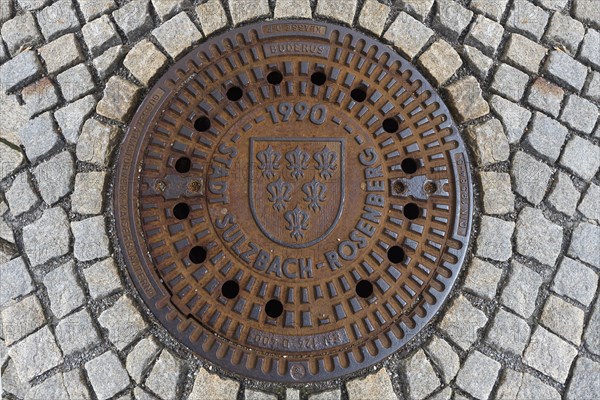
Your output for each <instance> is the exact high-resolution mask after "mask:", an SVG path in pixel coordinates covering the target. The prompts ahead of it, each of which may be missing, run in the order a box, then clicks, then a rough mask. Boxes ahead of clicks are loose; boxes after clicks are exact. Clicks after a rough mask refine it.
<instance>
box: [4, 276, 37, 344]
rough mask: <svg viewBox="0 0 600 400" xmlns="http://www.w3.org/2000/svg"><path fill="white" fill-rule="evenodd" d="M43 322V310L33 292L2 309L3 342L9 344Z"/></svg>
mask: <svg viewBox="0 0 600 400" xmlns="http://www.w3.org/2000/svg"><path fill="white" fill-rule="evenodd" d="M2 279H4V277H3V278H2ZM45 323H46V318H44V310H43V309H42V305H41V304H40V301H39V300H38V298H37V296H36V295H35V294H33V295H31V296H28V297H25V298H23V299H21V300H20V301H18V302H15V303H12V304H9V306H8V307H6V308H4V309H3V310H2V333H3V335H4V336H3V337H4V342H5V344H6V345H7V346H10V345H11V344H13V343H14V342H16V341H18V340H20V339H22V338H24V337H25V336H27V335H29V334H30V333H31V332H33V331H34V330H36V329H37V328H39V327H40V326H42V325H44V324H45Z"/></svg>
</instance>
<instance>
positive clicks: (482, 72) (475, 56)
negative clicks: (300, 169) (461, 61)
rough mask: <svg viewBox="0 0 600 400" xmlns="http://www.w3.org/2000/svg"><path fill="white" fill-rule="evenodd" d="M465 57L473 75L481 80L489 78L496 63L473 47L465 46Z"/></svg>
mask: <svg viewBox="0 0 600 400" xmlns="http://www.w3.org/2000/svg"><path fill="white" fill-rule="evenodd" d="M462 53H463V56H464V57H465V59H466V61H467V65H468V66H469V67H470V68H471V70H472V71H473V73H474V74H475V75H476V76H477V77H478V78H479V79H481V80H485V78H487V76H488V74H489V72H490V69H491V68H492V65H493V64H494V61H493V60H492V59H491V58H489V57H488V56H486V55H485V54H483V53H482V52H481V51H479V50H478V49H476V48H475V47H471V46H463V51H462Z"/></svg>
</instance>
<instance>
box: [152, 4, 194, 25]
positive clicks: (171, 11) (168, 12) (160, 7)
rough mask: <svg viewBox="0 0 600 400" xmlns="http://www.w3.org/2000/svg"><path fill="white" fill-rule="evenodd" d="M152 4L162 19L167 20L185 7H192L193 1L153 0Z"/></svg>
mask: <svg viewBox="0 0 600 400" xmlns="http://www.w3.org/2000/svg"><path fill="white" fill-rule="evenodd" d="M152 5H153V6H154V10H155V11H156V14H158V17H159V18H160V19H161V21H165V20H166V19H168V18H169V17H172V16H173V15H175V14H177V13H178V12H180V11H182V10H183V9H184V8H187V7H190V6H191V3H190V1H189V0H152Z"/></svg>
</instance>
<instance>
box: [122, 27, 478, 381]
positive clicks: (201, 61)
mask: <svg viewBox="0 0 600 400" xmlns="http://www.w3.org/2000/svg"><path fill="white" fill-rule="evenodd" d="M468 164H469V161H468V157H467V153H466V151H465V146H464V143H463V141H462V139H461V137H460V136H459V133H458V130H457V128H456V126H455V124H454V122H453V120H452V117H451V116H450V113H449V112H448V109H447V107H446V106H445V105H444V104H443V102H442V100H441V99H440V97H439V96H438V95H437V94H436V91H435V90H434V89H433V88H432V87H431V86H430V84H429V83H428V82H427V81H426V80H425V79H424V78H423V76H422V75H421V74H420V73H419V72H418V71H417V70H416V69H415V68H414V67H413V66H412V65H411V64H410V63H409V62H407V61H406V60H404V59H403V58H401V57H399V56H398V55H397V54H396V53H395V52H394V51H392V50H391V49H390V48H389V47H388V46H386V45H384V44H382V43H380V42H377V41H375V40H373V39H372V38H369V37H368V36H366V35H364V34H361V33H359V32H356V31H353V30H350V29H347V28H343V27H340V26H336V25H333V24H329V23H323V22H316V21H307V20H304V21H302V20H297V21H296V20H286V21H275V22H262V23H256V24H252V25H248V26H244V27H241V28H238V29H235V30H231V31H229V32H226V33H223V34H221V35H218V36H216V37H213V38H211V39H209V40H207V41H206V42H204V43H203V44H201V45H200V46H199V47H197V48H195V49H194V50H193V51H191V52H190V53H189V54H188V55H187V56H186V57H184V58H183V59H181V60H180V61H178V62H177V63H176V64H175V65H174V66H173V67H172V68H170V69H169V71H168V72H167V73H166V74H165V75H164V76H163V77H162V78H161V79H160V80H159V81H158V83H157V84H156V85H155V86H154V88H153V89H152V90H151V91H150V93H149V94H148V95H147V97H146V99H145V101H144V102H143V104H142V105H141V107H140V108H139V110H138V111H137V114H136V115H135V117H134V119H133V121H132V123H131V125H130V127H129V130H128V132H127V134H126V137H125V139H124V142H123V144H122V146H121V150H120V154H119V160H118V169H117V173H116V181H115V190H114V206H115V207H114V209H115V219H116V227H117V233H118V237H119V240H120V246H121V249H122V253H123V256H124V259H125V261H126V263H127V266H128V270H129V273H130V275H131V277H132V279H133V282H134V283H135V286H136V288H137V289H138V291H139V293H140V295H141V297H142V298H143V299H144V301H145V302H146V304H147V306H148V307H149V308H150V309H151V310H152V312H153V313H154V315H155V316H156V318H157V319H158V320H159V321H160V322H161V323H162V324H163V325H164V326H165V327H166V329H167V330H168V331H169V332H170V333H171V334H173V335H174V336H175V337H176V338H177V339H178V340H179V341H181V342H182V343H184V344H185V345H186V346H187V347H189V348H190V349H191V350H192V351H193V352H195V353H196V354H198V355H199V356H201V357H203V358H205V359H208V360H210V361H212V362H214V363H216V364H218V365H219V366H221V367H222V368H224V369H226V370H229V371H232V372H234V373H238V374H240V375H243V376H245V377H249V378H253V379H259V380H267V381H276V382H288V383H290V382H308V381H321V380H326V379H333V378H337V377H341V376H343V375H346V374H349V373H352V372H354V371H357V370H359V369H362V368H365V367H368V366H370V365H372V364H374V363H376V362H378V361H381V360H382V359H383V358H385V357H386V356H388V355H390V354H391V353H393V352H395V351H397V350H398V349H400V348H401V347H402V346H403V345H405V344H406V343H407V341H409V340H410V339H411V338H412V337H414V336H415V334H416V333H417V332H419V330H421V329H422V328H423V326H424V325H425V324H426V323H427V322H428V321H429V320H430V319H431V318H432V316H433V315H434V314H435V313H436V311H437V310H438V309H439V308H440V306H441V304H442V303H443V301H444V299H445V298H446V296H447V295H448V292H449V291H450V289H451V287H452V285H453V283H454V280H455V279H456V277H457V275H458V272H459V270H460V268H461V265H462V263H463V260H464V257H465V252H466V249H467V246H468V241H469V236H470V230H471V213H472V190H471V176H470V172H469V168H468Z"/></svg>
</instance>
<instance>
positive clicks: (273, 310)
mask: <svg viewBox="0 0 600 400" xmlns="http://www.w3.org/2000/svg"><path fill="white" fill-rule="evenodd" d="M265 312H266V313H267V315H268V316H269V317H271V318H277V317H279V316H280V315H281V314H283V304H281V302H280V301H279V300H269V301H268V302H267V304H265Z"/></svg>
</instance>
